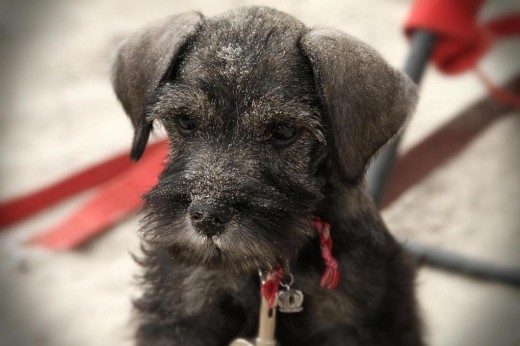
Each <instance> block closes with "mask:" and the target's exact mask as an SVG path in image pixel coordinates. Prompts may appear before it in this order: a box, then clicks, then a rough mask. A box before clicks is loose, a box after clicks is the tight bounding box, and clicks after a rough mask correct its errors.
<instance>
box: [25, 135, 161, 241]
mask: <svg viewBox="0 0 520 346" xmlns="http://www.w3.org/2000/svg"><path fill="white" fill-rule="evenodd" d="M166 152H167V143H166V142H161V143H159V144H157V145H155V146H153V147H150V148H148V150H147V151H146V154H145V155H144V156H143V158H142V159H141V161H139V162H138V163H136V164H135V165H134V166H132V167H131V168H130V169H127V170H126V171H125V172H124V173H123V174H121V175H120V176H118V177H116V178H115V179H113V180H111V181H109V182H108V183H106V184H105V185H103V186H102V187H101V188H100V189H99V191H98V192H97V193H96V194H95V195H94V196H93V197H92V198H90V199H89V200H88V201H87V202H86V203H85V204H84V205H83V206H82V207H80V209H79V210H77V211H76V212H75V213H74V214H72V215H71V216H70V217H69V218H68V219H66V220H65V221H64V222H63V223H61V224H59V225H57V226H56V227H53V228H51V229H49V230H47V231H44V232H43V233H42V234H40V235H38V236H36V237H35V238H33V239H31V240H30V241H29V243H31V244H38V245H42V246H45V247H47V248H51V249H59V250H63V249H72V248H75V247H77V246H79V245H82V244H83V243H85V242H86V241H87V240H89V239H91V238H92V237H94V236H95V235H97V234H99V233H100V232H102V231H104V230H105V229H107V228H108V227H109V226H112V225H113V224H115V223H117V222H118V221H120V220H121V219H123V218H124V217H125V216H127V215H128V214H130V213H132V212H133V211H135V210H137V209H139V206H140V204H141V194H142V193H144V192H146V191H147V190H148V189H149V188H150V187H152V186H153V185H155V183H156V180H157V177H158V176H159V173H160V172H161V170H162V163H163V161H164V158H165V154H166Z"/></svg>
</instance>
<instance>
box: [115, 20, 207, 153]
mask: <svg viewBox="0 0 520 346" xmlns="http://www.w3.org/2000/svg"><path fill="white" fill-rule="evenodd" d="M201 23H202V15H201V14H200V13H196V12H186V13H181V14H177V15H173V16H170V17H167V18H165V19H163V20H161V21H158V22H156V23H153V24H151V25H149V26H147V27H145V28H144V29H142V30H140V31H138V32H136V33H135V34H133V35H132V36H130V37H129V38H127V39H126V40H125V41H123V42H122V43H121V45H120V46H119V48H118V49H117V51H116V54H115V56H114V62H113V65H112V85H113V87H114V91H115V93H116V95H117V98H118V99H119V101H121V104H122V105H123V108H124V109H125V112H126V114H127V115H128V116H129V117H130V120H131V121H132V124H133V125H134V129H135V134H134V141H133V144H132V151H131V154H130V158H131V159H132V160H134V161H137V160H139V158H140V157H141V155H142V154H143V151H144V148H145V146H146V143H147V142H148V137H149V136H150V131H151V130H152V121H151V120H149V119H146V114H145V113H146V112H145V110H146V106H147V104H148V103H149V102H150V100H151V97H152V96H153V94H154V92H155V90H156V88H157V86H158V85H159V84H160V83H161V82H162V81H163V80H164V79H165V78H166V77H168V76H169V75H171V74H172V69H173V67H174V66H175V64H176V63H177V57H178V56H179V54H180V53H181V52H182V50H183V49H184V48H185V47H186V46H187V45H188V43H189V42H191V41H192V40H193V39H194V38H195V36H196V34H197V32H198V30H199V28H200V26H201Z"/></svg>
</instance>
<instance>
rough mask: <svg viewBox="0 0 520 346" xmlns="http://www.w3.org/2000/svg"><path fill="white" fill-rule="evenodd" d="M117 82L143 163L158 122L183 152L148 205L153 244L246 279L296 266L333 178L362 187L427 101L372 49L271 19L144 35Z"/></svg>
mask: <svg viewBox="0 0 520 346" xmlns="http://www.w3.org/2000/svg"><path fill="white" fill-rule="evenodd" d="M113 84H114V88H115V91H116V94H117V96H118V98H119V100H120V101H121V103H122V104H123V107H124V109H125V111H126V113H127V114H128V115H129V117H130V119H131V120H132V123H133V125H134V128H135V137H134V142H133V147H132V154H131V155H132V158H133V159H134V160H137V159H139V157H140V156H141V154H142V153H143V151H144V149H145V146H146V143H147V141H148V136H149V133H150V131H151V130H152V127H153V124H154V123H155V122H159V123H161V124H162V125H163V126H164V128H165V129H166V130H167V132H168V136H169V139H170V142H171V149H170V156H169V159H168V161H167V163H166V166H165V169H164V171H163V173H162V174H161V176H160V179H159V183H158V184H157V186H155V187H154V188H153V189H152V190H151V191H150V192H149V193H148V194H147V195H146V197H145V199H146V207H145V208H146V215H147V216H146V217H145V221H144V225H143V233H144V235H145V238H146V240H147V241H148V242H149V243H151V244H153V245H154V246H160V247H165V248H168V249H169V250H170V252H171V254H172V256H173V257H175V258H176V259H177V260H178V261H182V262H184V263H186V264H188V265H203V266H207V267H220V268H225V269H228V270H234V271H255V270H258V269H269V268H272V267H273V266H275V265H276V264H277V263H278V262H279V261H285V260H290V259H293V258H295V257H296V256H297V254H298V250H299V249H300V248H301V246H302V245H303V244H305V243H306V242H308V240H309V238H310V237H312V236H314V231H313V230H312V228H311V223H310V218H311V215H312V214H313V212H314V211H315V208H316V205H317V203H318V202H319V201H320V200H322V199H323V195H322V188H323V185H324V184H325V182H326V180H327V179H328V178H330V175H335V176H336V177H341V179H343V180H344V181H345V182H347V183H350V184H357V183H359V182H360V181H361V180H362V179H363V175H364V172H365V167H366V165H367V163H368V161H369V160H370V158H371V157H372V156H374V154H375V153H376V152H377V151H378V150H379V149H380V148H381V147H382V146H383V145H384V144H385V143H387V142H388V141H389V140H390V139H391V138H392V137H393V136H394V135H395V134H396V133H397V132H398V130H399V129H400V128H401V126H402V124H403V122H404V121H405V119H406V118H407V117H408V115H409V114H410V113H411V112H412V110H413V108H414V106H415V102H416V90H415V86H414V85H413V83H412V82H411V81H410V80H409V79H408V78H407V77H405V76H404V75H402V74H401V73H400V72H398V71H396V70H394V69H393V68H391V67H390V66H388V65H387V64H386V63H385V62H384V61H383V60H382V59H381V58H380V57H379V55H378V54H377V53H375V52H374V50H372V49H371V48H370V47H368V46H366V45H365V44H363V43H361V42H359V41H358V40H356V39H354V38H352V37H350V36H348V35H346V34H343V33H341V32H337V31H333V30H322V29H312V30H311V29H308V28H306V27H305V26H304V25H303V24H302V23H300V22H299V21H297V20H296V19H294V18H293V17H291V16H289V15H287V14H284V13H281V12H278V11H276V10H272V9H267V8H258V7H253V8H244V9H239V10H235V11H231V12H228V13H225V14H223V15H221V16H217V17H212V18H205V17H203V16H202V15H200V14H198V13H185V14H180V15H175V16H172V17H169V18H167V19H166V20H163V21H162V22H158V23H156V24H154V25H152V26H149V27H147V28H145V29H143V30H142V31H140V32H138V33H136V34H134V35H133V36H131V37H130V38H128V39H127V40H126V41H125V42H123V43H122V45H121V46H120V48H119V50H118V53H117V56H116V60H115V63H114V68H113ZM324 167H327V168H326V169H324Z"/></svg>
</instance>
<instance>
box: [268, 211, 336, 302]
mask: <svg viewBox="0 0 520 346" xmlns="http://www.w3.org/2000/svg"><path fill="white" fill-rule="evenodd" d="M312 225H313V226H314V228H315V229H316V231H318V233H319V235H320V247H321V257H322V258H323V260H324V261H325V271H324V272H323V274H322V276H321V280H320V286H321V287H324V288H327V289H334V288H336V287H337V286H338V284H339V270H338V262H337V261H336V259H335V258H334V257H333V256H332V238H331V237H330V224H329V223H328V222H325V221H323V220H322V219H320V218H319V217H316V216H313V217H312ZM284 276H285V269H284V267H283V265H280V266H279V268H278V269H276V270H274V271H272V272H271V273H270V274H269V278H268V279H267V280H266V281H265V282H264V283H263V284H262V295H263V296H264V298H265V299H266V300H267V301H268V302H269V308H272V307H273V305H274V302H275V300H276V294H277V292H278V288H279V286H280V282H281V281H282V279H283V278H284Z"/></svg>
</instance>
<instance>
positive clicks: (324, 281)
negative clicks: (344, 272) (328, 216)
mask: <svg viewBox="0 0 520 346" xmlns="http://www.w3.org/2000/svg"><path fill="white" fill-rule="evenodd" d="M312 223H313V225H314V228H315V229H316V231H318V233H319V234H320V246H321V257H322V258H323V260H324V261H325V271H324V272H323V274H322V276H321V280H320V286H321V287H325V288H328V289H334V288H336V287H337V286H338V284H339V270H338V262H337V261H336V259H335V258H334V256H332V238H331V236H330V224H329V223H328V222H324V221H323V220H322V219H320V218H319V217H313V218H312Z"/></svg>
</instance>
